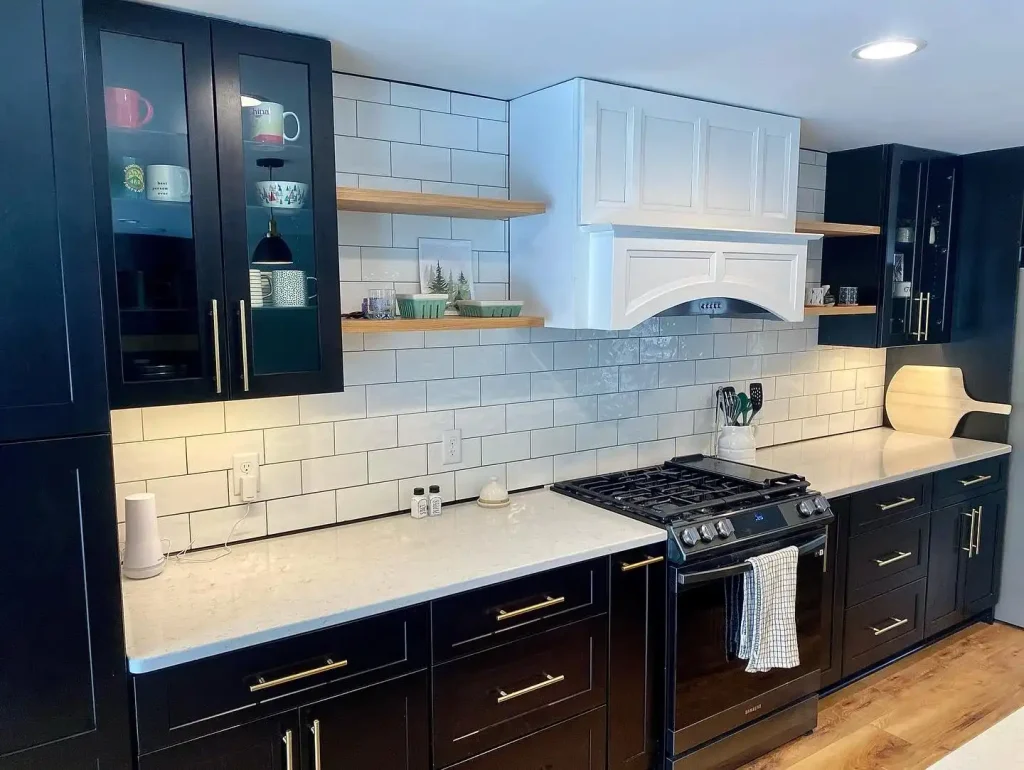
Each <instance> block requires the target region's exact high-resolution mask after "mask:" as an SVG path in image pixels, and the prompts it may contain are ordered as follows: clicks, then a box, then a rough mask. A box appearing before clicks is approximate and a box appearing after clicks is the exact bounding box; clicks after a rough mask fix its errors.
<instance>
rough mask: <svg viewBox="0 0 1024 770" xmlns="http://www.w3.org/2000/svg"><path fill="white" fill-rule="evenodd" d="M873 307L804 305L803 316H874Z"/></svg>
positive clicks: (875, 311)
mask: <svg viewBox="0 0 1024 770" xmlns="http://www.w3.org/2000/svg"><path fill="white" fill-rule="evenodd" d="M877 312H878V308H876V307H875V306H874V305H804V315H805V316H809V315H874V314H875V313H877Z"/></svg>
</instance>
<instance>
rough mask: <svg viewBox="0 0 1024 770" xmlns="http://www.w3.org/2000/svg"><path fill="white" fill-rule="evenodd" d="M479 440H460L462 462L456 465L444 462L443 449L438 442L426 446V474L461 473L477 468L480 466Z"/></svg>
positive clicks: (476, 438) (475, 438) (477, 438)
mask: <svg viewBox="0 0 1024 770" xmlns="http://www.w3.org/2000/svg"><path fill="white" fill-rule="evenodd" d="M480 444H481V438H480V437H479V436H477V437H474V438H464V439H463V440H462V460H461V461H460V462H457V463H446V462H445V461H444V451H443V449H444V447H443V445H442V443H441V442H440V441H438V442H436V443H433V444H428V445H427V473H442V472H451V471H461V470H463V469H464V468H477V467H479V465H480V456H481V449H480Z"/></svg>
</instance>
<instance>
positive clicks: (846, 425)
mask: <svg viewBox="0 0 1024 770" xmlns="http://www.w3.org/2000/svg"><path fill="white" fill-rule="evenodd" d="M854 415H855V413H854V412H838V413H836V414H830V415H829V418H828V432H829V435H835V434H836V433H849V432H850V431H851V430H853V429H854V421H855V420H854Z"/></svg>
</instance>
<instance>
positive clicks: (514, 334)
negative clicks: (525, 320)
mask: <svg viewBox="0 0 1024 770" xmlns="http://www.w3.org/2000/svg"><path fill="white" fill-rule="evenodd" d="M529 341H530V330H529V329H481V330H480V344H481V345H513V344H518V343H523V342H529Z"/></svg>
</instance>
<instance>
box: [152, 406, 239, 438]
mask: <svg viewBox="0 0 1024 770" xmlns="http://www.w3.org/2000/svg"><path fill="white" fill-rule="evenodd" d="M223 430H224V404H223V402H219V401H214V402H211V403H205V404H177V405H174V406H153V407H146V408H145V409H143V410H142V432H143V435H144V436H145V439H146V440H147V441H151V440H153V439H160V438H178V437H181V436H199V435H202V434H205V433H220V432H222V431H223ZM140 440H141V437H140Z"/></svg>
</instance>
